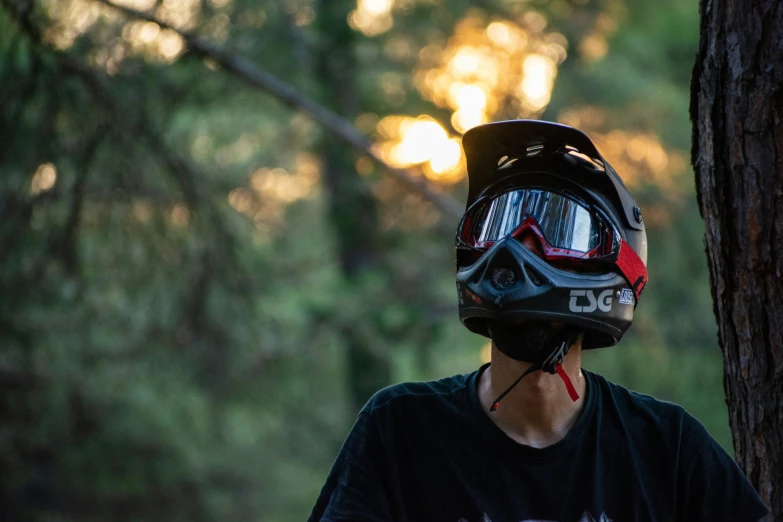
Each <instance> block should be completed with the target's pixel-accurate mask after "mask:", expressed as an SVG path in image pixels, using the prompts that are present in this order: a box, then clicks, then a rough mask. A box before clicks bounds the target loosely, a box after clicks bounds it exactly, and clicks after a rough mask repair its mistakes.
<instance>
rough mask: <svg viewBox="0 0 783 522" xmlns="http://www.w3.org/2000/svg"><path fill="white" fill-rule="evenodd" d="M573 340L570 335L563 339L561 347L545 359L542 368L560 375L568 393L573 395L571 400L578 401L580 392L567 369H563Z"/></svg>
mask: <svg viewBox="0 0 783 522" xmlns="http://www.w3.org/2000/svg"><path fill="white" fill-rule="evenodd" d="M571 341H572V339H571V338H570V337H569V338H568V339H566V340H565V341H563V342H562V343H561V344H560V347H559V348H557V349H556V350H555V351H554V352H552V353H551V354H550V356H549V357H547V358H546V360H544V362H543V363H542V364H541V369H542V370H544V371H545V372H547V373H551V374H552V375H554V374H557V375H559V376H560V378H561V379H562V380H563V384H565V387H566V390H567V391H568V395H569V396H570V397H571V400H572V401H574V402H576V401H577V400H578V399H579V394H578V393H576V388H574V384H573V383H572V382H571V379H570V378H569V377H568V374H567V373H566V372H565V370H563V359H565V356H566V354H567V353H568V349H569V348H571V344H572V343H571Z"/></svg>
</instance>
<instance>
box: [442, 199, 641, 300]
mask: <svg viewBox="0 0 783 522" xmlns="http://www.w3.org/2000/svg"><path fill="white" fill-rule="evenodd" d="M528 235H532V236H533V237H534V238H535V239H536V240H537V243H538V244H539V246H540V247H541V253H542V254H543V257H544V258H545V259H546V260H547V261H550V262H554V264H556V265H558V264H566V265H570V266H575V267H579V268H582V269H586V270H591V269H596V268H599V267H600V266H609V265H611V268H619V269H620V271H621V273H623V275H624V276H625V277H626V279H628V280H629V282H630V284H631V285H633V286H634V293H635V294H636V296H637V299H638V297H639V295H640V294H641V290H642V289H643V287H644V284H645V283H646V280H647V271H646V269H645V268H644V264H643V263H642V262H641V260H640V259H638V256H637V255H636V253H635V252H633V249H632V248H631V247H630V246H629V245H628V244H627V243H625V241H623V240H622V238H621V236H620V234H619V233H618V231H617V230H616V229H615V227H614V226H613V225H612V223H611V221H610V220H609V219H608V217H607V216H606V214H605V213H604V212H603V211H602V210H601V209H599V208H597V207H595V206H593V205H589V204H587V203H585V202H583V201H581V200H580V199H578V198H577V197H576V196H574V195H570V194H563V193H559V192H554V191H552V190H547V189H543V188H514V189H511V190H506V191H503V192H499V193H495V194H490V195H487V196H484V197H481V198H479V199H478V200H477V201H476V202H475V203H474V204H473V205H471V207H470V208H469V209H468V210H467V212H465V215H464V216H463V217H462V220H461V221H460V225H459V228H458V229H457V264H458V265H459V266H467V265H471V264H473V263H475V262H476V261H477V260H478V259H479V258H481V256H482V255H483V254H484V252H486V251H487V250H488V249H489V248H490V247H491V246H492V245H494V244H495V243H496V242H497V241H499V240H501V239H503V238H506V237H512V238H514V239H517V240H519V241H521V240H522V239H524V238H525V237H526V236H528ZM629 258H635V259H636V260H638V263H637V262H636V261H633V264H634V266H633V270H631V269H629V268H628V267H627V266H626V265H627V263H628V262H629V261H628V259H629ZM639 265H641V266H639ZM640 270H643V271H644V282H643V283H641V284H640V283H639V282H638V277H636V275H637V273H639V272H640ZM630 276H634V279H631V277H630ZM634 280H636V284H635V281H634ZM637 287H638V291H637Z"/></svg>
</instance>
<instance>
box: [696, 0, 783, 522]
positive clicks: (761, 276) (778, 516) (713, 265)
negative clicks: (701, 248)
mask: <svg viewBox="0 0 783 522" xmlns="http://www.w3.org/2000/svg"><path fill="white" fill-rule="evenodd" d="M700 12H701V42H700V45H699V52H698V55H697V57H696V64H695V67H694V70H693V76H692V82H693V83H692V90H691V119H692V121H693V151H692V161H693V166H694V169H695V173H696V188H697V197H698V204H699V209H700V211H701V215H702V217H703V218H704V221H705V225H706V250H707V258H708V262H709V268H710V278H711V283H712V296H713V300H714V312H715V316H716V318H717V321H718V337H719V342H720V345H721V351H722V352H723V361H724V366H725V378H724V386H725V391H726V398H727V403H728V408H729V420H730V424H731V431H732V434H733V437H734V450H735V458H736V460H737V463H738V464H739V465H740V467H741V468H742V469H743V471H744V472H745V474H746V475H747V476H748V478H749V479H750V480H751V482H752V483H753V485H754V486H755V487H756V489H757V490H758V491H759V493H760V494H761V497H762V499H763V500H764V501H765V502H766V503H767V505H768V506H769V507H770V508H771V509H772V514H771V515H770V517H771V518H773V519H775V520H783V451H781V448H783V280H782V279H781V273H783V2H781V1H780V0H754V1H753V2H736V1H733V0H728V1H721V0H701V5H700Z"/></svg>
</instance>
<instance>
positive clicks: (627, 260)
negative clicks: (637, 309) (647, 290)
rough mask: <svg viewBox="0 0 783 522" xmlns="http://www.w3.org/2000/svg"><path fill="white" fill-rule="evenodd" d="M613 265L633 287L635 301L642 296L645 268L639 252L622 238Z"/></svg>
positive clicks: (645, 280)
mask: <svg viewBox="0 0 783 522" xmlns="http://www.w3.org/2000/svg"><path fill="white" fill-rule="evenodd" d="M615 265H617V268H618V269H619V270H620V273H622V274H623V277H625V279H626V280H627V281H628V283H629V284H630V285H631V288H632V289H633V293H634V296H636V301H637V302H638V301H639V298H640V297H641V296H642V292H643V291H644V287H645V286H647V269H646V268H645V267H644V263H643V262H642V260H641V258H640V257H639V254H637V253H636V252H635V251H634V249H633V248H632V247H631V245H629V244H628V243H626V241H625V240H624V239H623V240H622V242H621V243H620V252H619V253H618V254H617V261H615Z"/></svg>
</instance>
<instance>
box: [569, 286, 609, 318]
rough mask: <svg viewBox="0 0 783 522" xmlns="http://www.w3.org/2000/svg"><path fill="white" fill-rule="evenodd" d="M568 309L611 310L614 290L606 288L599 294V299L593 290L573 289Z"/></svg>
mask: <svg viewBox="0 0 783 522" xmlns="http://www.w3.org/2000/svg"><path fill="white" fill-rule="evenodd" d="M580 298H583V299H580ZM585 300H586V301H587V303H585ZM580 301H581V303H580ZM568 309H569V310H571V311H572V312H575V313H590V312H595V311H596V310H601V311H602V312H609V311H610V310H611V309H612V290H604V291H603V292H601V293H600V294H599V295H598V299H596V298H595V294H594V293H593V291H592V290H571V299H570V300H569V301H568Z"/></svg>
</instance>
